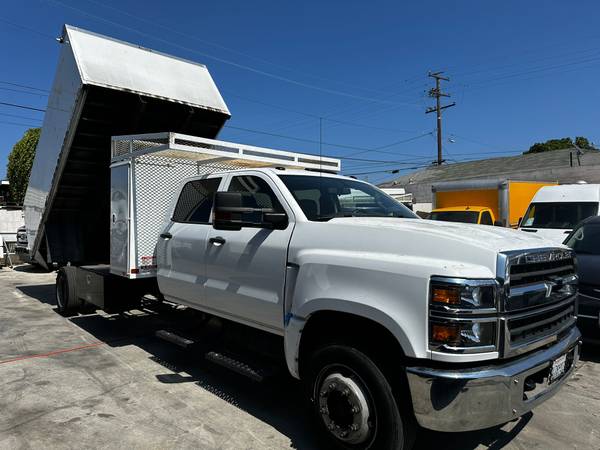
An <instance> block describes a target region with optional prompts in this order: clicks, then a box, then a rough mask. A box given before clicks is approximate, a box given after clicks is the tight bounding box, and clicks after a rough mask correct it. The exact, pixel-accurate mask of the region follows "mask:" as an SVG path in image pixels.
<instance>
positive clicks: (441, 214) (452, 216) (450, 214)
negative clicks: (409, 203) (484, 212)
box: [429, 211, 479, 223]
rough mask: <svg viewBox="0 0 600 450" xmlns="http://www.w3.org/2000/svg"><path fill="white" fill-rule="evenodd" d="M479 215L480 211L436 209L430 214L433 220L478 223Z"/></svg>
mask: <svg viewBox="0 0 600 450" xmlns="http://www.w3.org/2000/svg"><path fill="white" fill-rule="evenodd" d="M478 217H479V211H437V212H435V211H434V212H432V213H431V216H429V218H430V219H431V220H442V221H444V222H463V223H477V219H478Z"/></svg>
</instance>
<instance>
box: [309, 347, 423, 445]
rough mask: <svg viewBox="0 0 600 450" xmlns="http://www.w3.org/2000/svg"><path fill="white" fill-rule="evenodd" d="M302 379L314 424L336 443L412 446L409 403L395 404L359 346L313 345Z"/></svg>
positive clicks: (385, 384)
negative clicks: (307, 393)
mask: <svg viewBox="0 0 600 450" xmlns="http://www.w3.org/2000/svg"><path fill="white" fill-rule="evenodd" d="M307 383H308V389H309V393H310V395H311V408H312V409H313V413H314V416H315V418H316V421H317V426H318V427H319V428H320V429H321V432H322V434H323V435H324V437H325V438H326V439H328V440H329V442H330V443H331V444H333V445H334V446H335V447H337V448H340V449H353V450H358V449H377V450H380V449H381V450H388V449H390V450H391V449H394V450H397V449H403V450H408V449H410V448H411V447H412V443H413V440H414V431H415V430H414V427H415V426H414V424H413V420H411V416H409V414H410V413H409V412H408V411H407V410H409V409H410V408H399V407H398V404H397V399H396V398H395V396H394V392H393V390H392V386H391V385H390V383H389V381H388V380H387V378H386V377H385V375H384V374H383V373H382V371H381V370H380V369H379V367H378V366H377V365H376V364H375V363H374V362H373V361H372V360H371V359H370V358H369V357H368V356H367V355H366V354H364V353H362V352H361V351H360V350H357V349H356V348H353V347H350V346H346V345H328V346H326V347H322V348H320V349H318V350H317V351H315V352H314V353H313V355H312V358H311V361H310V367H309V373H308V377H307ZM404 401H406V402H409V401H410V400H409V399H404Z"/></svg>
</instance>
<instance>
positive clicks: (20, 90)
mask: <svg viewBox="0 0 600 450" xmlns="http://www.w3.org/2000/svg"><path fill="white" fill-rule="evenodd" d="M0 90H2V91H9V92H18V93H20V94H29V95H37V96H39V97H48V94H43V93H42V92H31V91H26V90H24V89H13V88H7V87H4V86H0Z"/></svg>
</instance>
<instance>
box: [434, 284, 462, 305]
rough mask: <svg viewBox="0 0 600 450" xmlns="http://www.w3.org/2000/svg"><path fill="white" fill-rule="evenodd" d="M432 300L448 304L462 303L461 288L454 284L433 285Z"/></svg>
mask: <svg viewBox="0 0 600 450" xmlns="http://www.w3.org/2000/svg"><path fill="white" fill-rule="evenodd" d="M431 300H432V301H434V302H436V303H445V304H447V305H460V288H458V287H453V286H444V287H433V288H432V290H431Z"/></svg>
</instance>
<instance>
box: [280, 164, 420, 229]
mask: <svg viewBox="0 0 600 450" xmlns="http://www.w3.org/2000/svg"><path fill="white" fill-rule="evenodd" d="M279 178H281V180H282V181H283V183H284V184H285V185H286V187H287V188H288V189H289V191H290V192H291V193H292V196H293V197H294V198H295V199H296V201H297V202H298V204H299V205H300V208H302V211H303V212H304V215H305V216H306V218H307V219H308V220H312V221H327V220H330V219H333V218H334V217H404V218H411V219H416V218H418V217H417V216H416V215H415V214H414V213H413V212H412V211H411V210H410V209H408V208H407V207H406V206H404V205H403V204H401V203H398V202H397V201H396V200H394V199H393V198H392V197H390V196H388V195H387V194H385V193H383V192H382V191H380V190H379V189H377V188H376V187H374V186H371V185H370V184H368V183H362V182H360V181H354V180H348V179H344V178H331V177H315V176H308V175H279Z"/></svg>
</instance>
